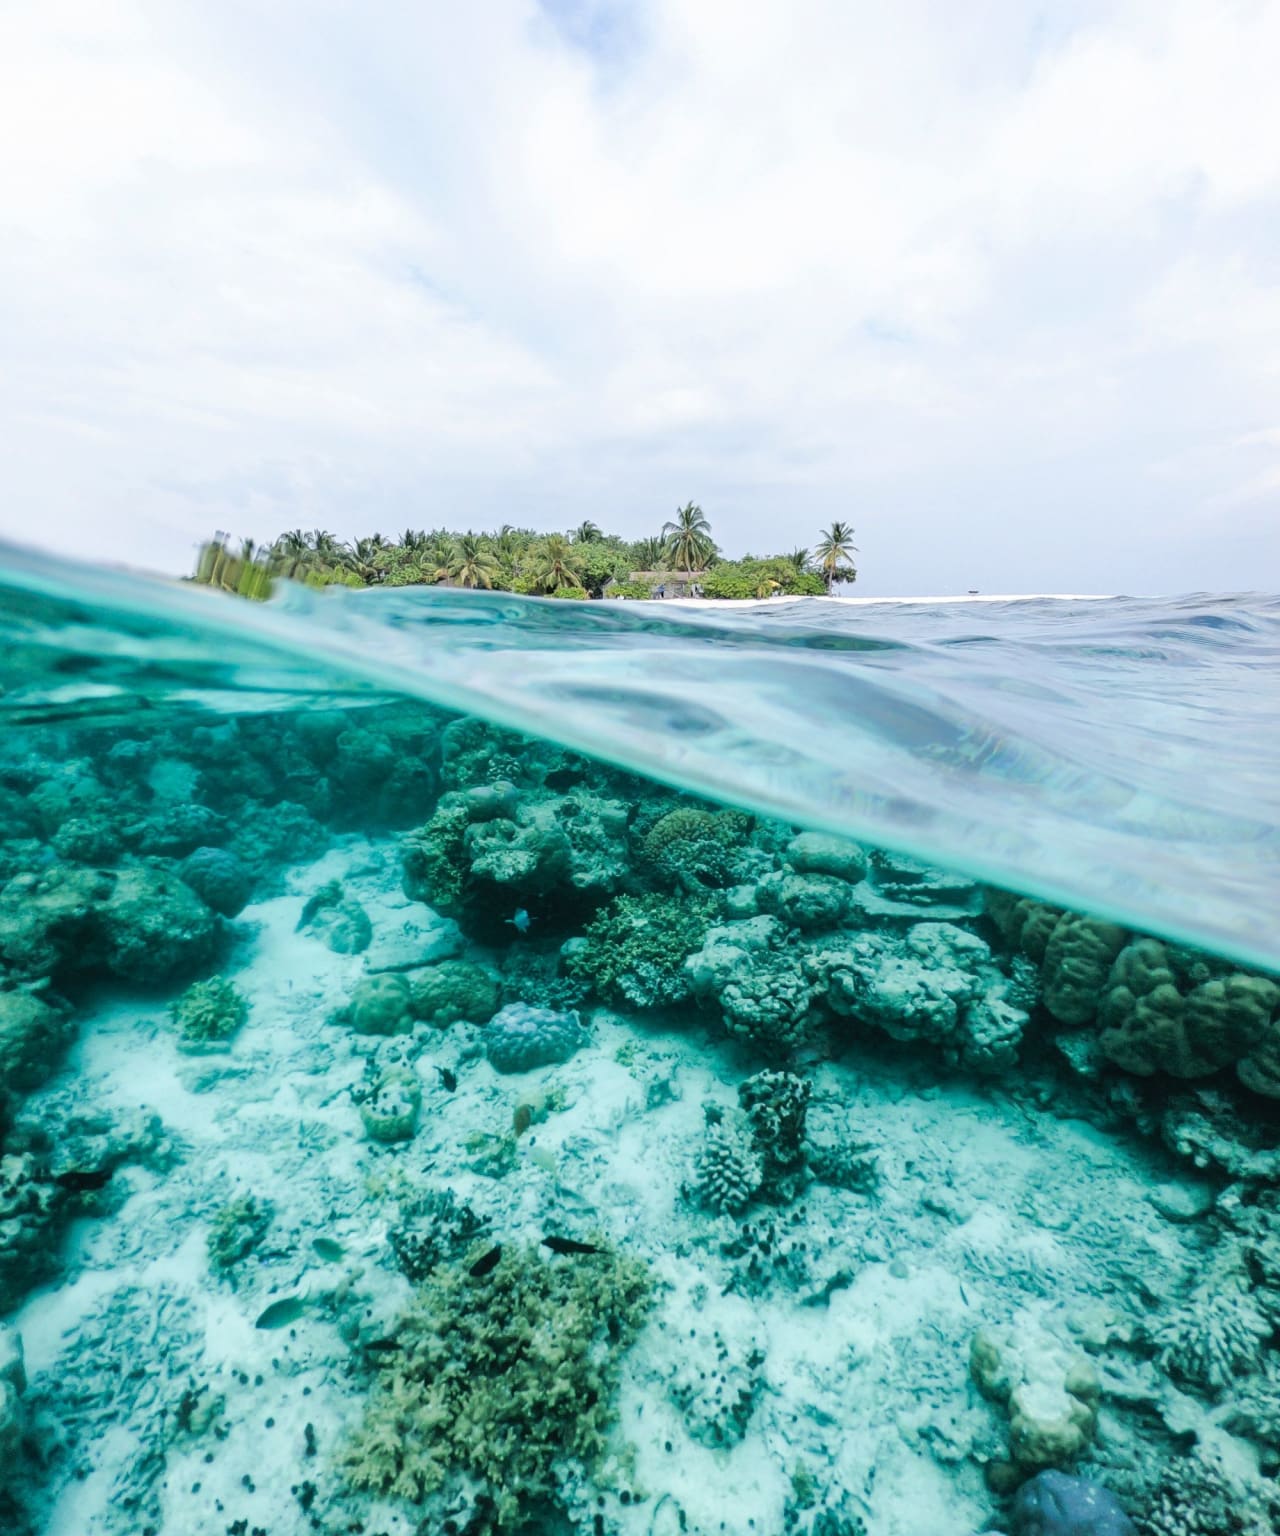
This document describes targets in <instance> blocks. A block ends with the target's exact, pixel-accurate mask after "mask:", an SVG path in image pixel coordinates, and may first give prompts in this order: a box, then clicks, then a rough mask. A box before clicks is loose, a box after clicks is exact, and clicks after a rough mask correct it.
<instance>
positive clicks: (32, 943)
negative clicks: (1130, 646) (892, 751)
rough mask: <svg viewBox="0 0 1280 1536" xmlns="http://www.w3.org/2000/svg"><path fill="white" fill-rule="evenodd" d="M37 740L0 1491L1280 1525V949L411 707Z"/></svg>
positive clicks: (6, 849) (1, 1233) (254, 1501)
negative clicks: (703, 796)
mask: <svg viewBox="0 0 1280 1536" xmlns="http://www.w3.org/2000/svg"><path fill="white" fill-rule="evenodd" d="M0 759H2V760H0V811H2V812H3V815H4V818H5V826H4V830H5V832H6V834H7V835H6V836H5V837H3V838H0V861H3V875H4V881H5V883H4V885H3V888H2V889H0V964H3V967H4V969H3V972H2V973H0V974H2V975H3V982H2V983H0V1053H2V1054H0V1063H2V1064H3V1070H4V1076H3V1078H2V1079H0V1086H2V1088H3V1093H2V1094H0V1136H2V1137H3V1145H2V1154H3V1155H2V1158H0V1169H2V1172H0V1304H2V1305H3V1314H2V1315H3V1321H2V1322H0V1449H3V1451H4V1456H3V1459H2V1460H0V1468H2V1470H0V1526H3V1528H4V1529H6V1530H9V1529H12V1530H13V1531H15V1532H20V1533H32V1536H34V1533H36V1532H40V1533H50V1536H83V1533H102V1536H116V1533H124V1532H129V1533H138V1532H151V1533H154V1536H165V1533H174V1536H176V1533H179V1532H181V1533H184V1536H185V1533H198V1536H204V1533H208V1536H215V1533H216V1536H224V1533H229V1532H230V1533H237V1536H252V1533H255V1532H261V1533H264V1536H293V1533H298V1536H302V1533H308V1532H321V1533H332V1536H337V1533H338V1532H348V1531H352V1530H363V1531H365V1532H367V1533H372V1532H380V1533H385V1536H409V1533H413V1532H418V1531H423V1530H438V1531H441V1532H447V1533H453V1536H460V1533H463V1532H468V1533H472V1536H480V1533H483V1532H490V1531H502V1532H507V1531H511V1532H515V1531H520V1532H545V1533H548V1536H552V1533H568V1532H583V1533H587V1532H590V1533H592V1536H597V1533H598V1536H679V1533H684V1536H719V1533H725V1532H728V1533H734V1536H741V1533H745V1532H758V1533H761V1536H764V1533H775V1532H787V1533H791V1532H795V1533H800V1536H866V1533H872V1532H874V1533H876V1536H881V1533H883V1536H908V1533H910V1536H918V1533H919V1532H920V1531H922V1530H927V1531H930V1532H931V1533H936V1536H974V1533H976V1532H978V1531H980V1530H1000V1531H1003V1532H1006V1533H1007V1536H1033V1533H1041V1536H1125V1533H1133V1532H1138V1533H1141V1536H1217V1533H1222V1532H1232V1533H1234V1532H1239V1533H1245V1536H1255V1533H1256V1536H1262V1533H1264V1532H1268V1531H1271V1530H1274V1529H1275V1528H1276V1523H1277V1520H1278V1519H1280V1488H1278V1486H1277V1481H1276V1473H1277V1469H1278V1468H1280V1355H1278V1354H1277V1350H1276V1340H1277V1328H1278V1326H1280V1149H1277V1138H1276V1124H1277V1116H1278V1112H1280V1022H1278V1021H1277V1015H1278V1013H1280V988H1277V986H1276V983H1275V981H1274V980H1273V979H1272V978H1270V977H1268V976H1264V975H1261V974H1257V973H1253V972H1246V971H1243V970H1241V969H1240V968H1239V967H1238V966H1236V965H1235V964H1234V963H1232V962H1227V961H1224V960H1220V959H1217V958H1215V957H1213V956H1209V955H1205V954H1201V953H1193V952H1190V951H1188V950H1186V949H1183V948H1179V947H1177V946H1173V945H1168V944H1165V943H1163V942H1162V941H1160V940H1159V939H1156V938H1154V937H1151V936H1149V935H1141V934H1134V933H1131V932H1128V931H1126V930H1124V929H1121V928H1119V927H1117V926H1116V925H1114V924H1111V923H1106V922H1102V921H1100V920H1098V919H1094V918H1092V917H1089V916H1087V915H1084V914H1079V913H1071V912H1064V911H1061V910H1059V909H1055V908H1051V907H1047V906H1045V905H1043V904H1042V903H1038V902H1033V901H1029V900H1027V899H1025V898H1022V897H1020V896H1018V895H1017V894H1016V893H1008V892H996V891H990V890H986V889H983V888H981V887H980V886H978V885H977V884H975V883H974V882H973V881H971V880H969V879H967V878H965V877H963V876H961V875H958V874H956V873H954V872H951V871H947V870H943V869H936V868H932V867H928V866H925V865H921V864H919V863H917V862H915V861H913V860H911V859H907V858H905V857H903V856H901V855H897V854H893V853H890V852H887V851H884V850H877V849H870V848H866V847H863V846H859V845H857V844H855V843H852V842H850V841H848V840H845V839H839V838H834V837H831V836H829V835H827V834H825V833H821V834H820V833H813V832H805V831H802V830H801V829H798V828H796V827H792V826H784V825H781V824H779V823H777V822H774V821H770V820H769V819H767V818H764V817H760V816H757V815H754V814H752V813H749V812H746V811H742V810H739V809H737V808H734V807H723V806H717V805H712V804H708V803H704V802H702V801H699V800H697V799H695V798H693V797H690V796H687V795H681V794H678V793H676V792H674V791H672V790H671V789H669V788H665V787H661V786H658V785H655V784H651V783H648V782H646V781H643V780H639V779H636V778H634V777H633V776H630V775H627V774H624V773H622V772H620V771H618V770H616V769H614V768H610V767H608V766H606V765H603V764H600V763H597V762H594V761H591V760H589V759H585V758H583V757H581V756H579V755H576V754H573V753H569V752H566V751H564V750H563V749H561V748H559V747H556V746H554V745H552V744H550V743H546V742H533V741H526V740H521V739H519V738H516V737H512V736H510V735H509V734H507V733H505V732H502V731H498V730H496V729H494V728H491V727H489V726H486V725H484V724H483V723H482V722H480V721H477V720H474V719H467V718H456V717H448V716H444V715H441V714H437V713H436V712H433V711H430V710H425V709H423V708H421V707H420V706H409V705H403V706H388V705H383V706H380V707H379V708H376V709H365V710H350V711H313V712H311V713H309V714H300V715H297V716H260V717H255V716H245V717H242V718H240V719H225V720H217V719H213V720H211V719H210V717H208V716H207V715H200V714H197V715H193V716H190V717H177V718H175V720H174V721H173V722H172V723H171V724H170V725H169V727H168V729H167V731H166V732H160V733H157V732H156V731H154V730H153V731H151V732H150V733H149V734H148V737H147V738H146V739H145V740H143V739H141V738H138V737H135V736H132V735H130V734H129V732H128V729H127V727H123V726H116V727H113V728H112V729H111V730H100V731H94V730H92V729H85V728H83V727H80V728H77V729H75V730H66V729H59V730H54V729H50V728H45V729H43V730H40V731H32V732H31V733H30V735H29V736H28V737H27V738H24V739H22V740H20V741H19V740H15V741H13V742H11V743H9V745H8V746H7V747H6V749H5V751H4V753H3V754H0Z"/></svg>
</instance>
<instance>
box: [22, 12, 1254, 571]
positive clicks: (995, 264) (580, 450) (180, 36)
mask: <svg viewBox="0 0 1280 1536" xmlns="http://www.w3.org/2000/svg"><path fill="white" fill-rule="evenodd" d="M0 17H2V19H0V127H3V130H4V131H3V134H2V136H0V224H2V225H3V231H4V232H3V237H2V238H0V334H3V336H4V337H5V352H6V366H5V368H4V370H3V373H0V408H2V409H3V422H4V425H3V426H0V451H2V452H3V460H4V462H5V464H6V466H7V468H8V475H7V480H8V484H7V486H6V496H5V503H4V505H5V510H4V513H3V515H2V518H0V529H3V531H4V532H6V533H8V534H11V535H14V536H19V537H26V538H28V539H36V540H39V541H41V542H44V543H47V544H49V545H51V546H52V547H55V548H60V549H65V550H72V551H79V552H83V553H89V554H108V553H115V554H121V553H123V554H125V555H126V556H128V557H131V558H134V559H136V560H139V561H142V562H145V563H149V564H155V565H160V566H163V567H166V568H171V569H179V568H181V567H183V566H184V565H185V564H186V562H187V561H188V559H189V555H190V550H191V547H192V545H193V543H194V542H196V541H198V539H199V538H200V537H202V536H203V535H204V534H205V533H206V532H207V531H209V530H210V529H212V528H213V527H215V526H217V527H227V528H231V529H233V530H235V531H237V532H244V533H254V534H257V535H259V536H264V535H267V536H269V535H270V534H272V533H274V532H275V531H277V529H278V528H279V527H283V526H293V525H296V524H299V523H301V524H304V525H314V524H324V525H328V526H330V527H333V528H334V529H335V530H336V531H338V532H340V533H343V534H355V533H357V532H361V531H369V530H370V529H372V528H374V527H378V528H381V529H383V530H384V531H389V530H391V529H394V528H398V527H402V526H404V525H405V524H406V523H412V524H423V523H425V524H431V523H432V522H436V521H441V522H448V523H453V524H459V523H461V524H476V525H483V524H492V523H496V522H499V521H503V520H512V521H522V520H528V521H533V522H540V523H542V524H543V525H545V526H566V525H569V524H572V523H573V522H576V521H578V520H579V519H580V518H581V517H584V516H591V517H594V518H595V519H596V520H597V521H599V522H602V523H605V524H606V525H611V526H615V527H619V528H620V529H622V530H624V531H627V532H633V533H639V532H644V531H648V530H649V529H650V528H651V527H652V526H654V525H655V524H657V523H660V522H661V520H662V519H663V518H664V517H665V516H666V515H668V513H669V511H670V509H671V507H673V506H674V505H675V504H676V503H677V502H681V501H684V500H686V499H688V498H689V497H690V496H692V497H694V498H696V499H698V500H700V501H701V502H702V503H703V505H704V506H705V507H706V509H707V511H708V513H709V514H710V515H711V517H712V520H713V523H714V525H715V527H716V530H717V532H718V534H719V535H720V536H721V538H722V541H723V542H724V543H726V545H728V546H729V547H731V548H743V547H747V546H750V547H753V548H756V549H761V548H763V547H766V546H768V545H770V544H773V545H780V546H788V545H790V544H791V543H793V542H810V541H811V539H812V537H813V533H814V530H815V529H816V527H817V525H818V524H819V523H820V522H822V521H825V520H827V519H829V518H831V517H833V516H841V517H852V520H853V521H854V522H855V523H856V524H857V526H858V528H859V534H860V539H859V542H860V543H861V544H862V547H863V559H862V565H863V571H864V579H865V580H866V583H867V585H868V588H869V589H874V590H878V591H891V590H895V589H896V590H907V589H910V588H915V589H920V588H927V589H939V588H941V589H944V590H945V589H947V588H960V589H963V588H966V587H969V586H975V585H976V586H983V587H986V588H987V589H989V590H990V589H993V588H996V587H1002V588H1005V589H1009V588H1018V587H1022V588H1030V589H1041V590H1043V589H1045V588H1051V587H1055V586H1057V587H1063V588H1073V589H1076V590H1086V589H1094V590H1097V589H1102V588H1106V587H1113V586H1114V587H1119V588H1125V589H1127V590H1151V589H1168V588H1170V587H1189V586H1197V587H1203V586H1206V585H1215V586H1243V585H1258V584H1259V580H1260V575H1261V573H1262V572H1263V571H1264V570H1265V562H1266V560H1267V559H1268V558H1270V559H1272V560H1274V557H1275V555H1276V553H1277V548H1276V545H1277V542H1280V541H1278V540H1277V536H1276V534H1275V523H1274V521H1272V520H1271V519H1270V518H1269V517H1268V516H1267V515H1266V509H1267V508H1268V507H1270V508H1271V509H1273V510H1274V509H1275V504H1276V483H1277V475H1276V461H1277V458H1280V454H1277V453H1276V451H1275V446H1274V443H1273V442H1271V441H1269V440H1268V441H1262V440H1259V441H1258V442H1255V443H1254V444H1253V445H1252V446H1251V447H1250V448H1249V449H1248V451H1247V452H1242V451H1241V449H1240V448H1239V446H1237V445H1238V444H1239V442H1240V440H1241V439H1242V438H1244V437H1246V436H1247V435H1249V434H1251V433H1260V432H1263V431H1265V430H1266V429H1268V428H1269V427H1271V426H1272V424H1273V423H1274V422H1275V421H1277V420H1280V379H1278V378H1277V365H1276V361H1275V359H1276V358H1277V356H1280V350H1278V347H1280V300H1278V299H1277V291H1278V290H1277V285H1276V279H1275V270H1274V251H1275V249H1276V236H1277V232H1280V98H1278V97H1277V95H1276V93H1275V91H1274V89H1273V82H1272V80H1271V78H1270V75H1269V65H1270V62H1271V61H1273V60H1274V59H1275V58H1276V57H1277V56H1280V3H1275V0H1265V3H1264V0H1223V3H1221V4H1218V5H1215V6H1205V5H1203V4H1201V3H1196V0H1109V3H1108V0H1091V3H1087V4H1086V3H1082V4H1081V5H1079V6H1076V7H1072V8H1071V25H1070V26H1064V25H1062V24H1061V13H1059V15H1058V17H1057V20H1058V23H1059V24H1058V26H1057V27H1056V30H1055V29H1050V28H1048V27H1047V26H1046V25H1045V23H1044V21H1043V20H1040V21H1038V22H1035V24H1033V21H1034V20H1035V12H1034V11H1031V10H1029V8H1028V7H1026V6H1025V4H1022V3H1019V0H982V3H979V4H975V5H974V6H970V7H964V8H957V7H954V6H951V5H948V4H945V3H944V0H907V3H904V5H902V6H898V7H883V6H875V5H872V4H870V3H866V4H857V5H847V4H842V3H840V0H791V3H788V4H783V3H781V0H752V3H748V4H746V5H744V4H742V3H741V0H737V3H733V4H730V3H728V0H699V3H698V4H697V5H689V4H687V3H684V0H652V3H650V4H648V5H643V6H634V7H626V8H622V7H620V6H617V5H601V4H592V3H591V0H579V3H577V4H576V5H574V6H572V7H569V6H567V5H566V0H555V3H554V4H553V3H551V0H548V3H547V7H546V9H545V10H542V9H539V7H538V6H537V5H535V4H534V3H533V0H484V3H481V4H477V5H475V6H467V7H462V6H457V7H453V6H450V7H435V6H428V7H415V8H409V7H399V6H394V5H390V4H376V3H375V4H372V5H365V6H355V5H353V4H350V5H349V4H339V3H333V4H329V5H327V6H317V5H315V4H307V5H302V4H301V3H291V0H281V3H280V4H278V5H275V6H272V7H270V8H266V9H263V8H258V7H248V6H243V5H238V4H227V3H223V4H219V5H214V4H212V3H211V0H210V3H206V4H188V5H181V4H176V3H175V4H170V5H166V6H163V7H158V6H153V5H150V4H147V3H144V0H114V3H113V4H111V5H110V6H106V7H103V6H100V5H92V4H73V3H59V0H48V3H46V4H43V5H41V6H39V7H9V8H7V9H6V10H5V11H4V12H3V13H0ZM1171 466H1177V472H1172V471H1171ZM1260 509H1261V510H1260ZM1272 568H1273V569H1274V566H1273V567H1272Z"/></svg>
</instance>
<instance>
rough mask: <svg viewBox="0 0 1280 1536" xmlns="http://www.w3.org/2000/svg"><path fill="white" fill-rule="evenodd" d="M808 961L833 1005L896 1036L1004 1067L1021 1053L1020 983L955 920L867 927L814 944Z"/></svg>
mask: <svg viewBox="0 0 1280 1536" xmlns="http://www.w3.org/2000/svg"><path fill="white" fill-rule="evenodd" d="M806 966H807V969H808V971H809V974H810V975H811V976H812V977H813V978H814V981H815V984H816V986H817V987H818V988H819V989H820V991H821V993H822V995H823V996H824V997H825V1000H826V1002H827V1004H828V1005H829V1007H830V1008H831V1009H832V1010H833V1011H834V1012H835V1013H837V1014H839V1015H841V1016H843V1017H847V1018H850V1019H853V1020H854V1021H856V1022H858V1023H865V1024H870V1025H873V1026H874V1027H875V1028H876V1029H879V1030H882V1031H883V1032H884V1033H885V1034H886V1035H889V1036H890V1037H891V1038H892V1039H894V1040H923V1041H925V1042H927V1043H929V1044H931V1045H935V1046H939V1047H941V1048H942V1051H943V1054H944V1055H945V1057H946V1058H947V1059H948V1060H951V1061H956V1062H959V1063H960V1064H961V1065H963V1066H965V1067H968V1068H971V1069H972V1070H975V1071H979V1072H998V1071H1002V1070H1004V1069H1006V1068H1007V1067H1009V1066H1011V1065H1012V1064H1013V1063H1014V1062H1015V1061H1016V1060H1017V1051H1018V1045H1019V1042H1020V1041H1021V1039H1022V1035H1023V1032H1024V1030H1025V1028H1026V1026H1027V1023H1028V1020H1029V1015H1028V1013H1027V1010H1026V1009H1025V1008H1023V1007H1020V1006H1019V1000H1020V997H1021V990H1022V989H1021V985H1020V982H1019V980H1018V978H1016V977H1014V978H1011V977H1009V976H1008V975H1006V973H1005V972H1004V971H1003V970H1001V968H1000V967H999V965H998V964H997V963H996V961H995V958H994V956H993V955H992V953H991V949H990V947H989V946H988V945H987V944H986V943H985V942H984V941H983V940H982V939H981V938H979V937H978V936H977V935H976V934H974V933H970V932H969V931H968V930H967V929H964V928H960V927H957V926H956V925H955V924H954V923H916V924H915V925H914V926H912V927H911V928H910V929H909V930H908V931H907V932H906V933H905V934H902V935H894V934H889V933H874V932H863V933H857V934H851V935H847V936H844V937H842V938H841V940H840V941H839V944H838V947H837V946H836V945H823V946H819V947H817V948H815V949H814V950H813V951H812V952H811V953H810V955H809V956H808V958H807V961H806Z"/></svg>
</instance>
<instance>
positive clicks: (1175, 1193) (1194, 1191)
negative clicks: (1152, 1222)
mask: <svg viewBox="0 0 1280 1536" xmlns="http://www.w3.org/2000/svg"><path fill="white" fill-rule="evenodd" d="M1215 1198H1216V1195H1215V1191H1214V1189H1213V1187H1212V1186H1211V1185H1209V1184H1199V1183H1197V1184H1184V1183H1169V1184H1157V1185H1156V1187H1155V1188H1154V1189H1152V1190H1149V1191H1148V1193H1147V1199H1148V1201H1150V1203H1151V1204H1152V1205H1153V1206H1154V1207H1155V1208H1156V1210H1157V1211H1159V1212H1160V1214H1161V1215H1162V1216H1163V1217H1164V1218H1165V1220H1166V1221H1198V1220H1199V1218H1200V1217H1201V1216H1206V1215H1208V1213H1209V1212H1210V1211H1211V1210H1212V1209H1213V1202H1214V1200H1215Z"/></svg>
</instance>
